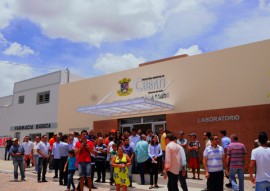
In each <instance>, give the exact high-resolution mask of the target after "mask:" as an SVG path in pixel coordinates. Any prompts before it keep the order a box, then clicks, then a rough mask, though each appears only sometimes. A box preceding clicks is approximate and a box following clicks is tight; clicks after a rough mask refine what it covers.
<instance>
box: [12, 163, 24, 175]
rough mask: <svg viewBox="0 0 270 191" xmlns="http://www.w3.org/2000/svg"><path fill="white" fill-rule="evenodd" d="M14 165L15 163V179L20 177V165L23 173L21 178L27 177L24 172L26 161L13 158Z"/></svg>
mask: <svg viewBox="0 0 270 191" xmlns="http://www.w3.org/2000/svg"><path fill="white" fill-rule="evenodd" d="M13 165H14V179H16V180H17V179H18V167H19V168H20V173H21V179H22V180H23V179H25V173H24V162H23V160H15V159H13Z"/></svg>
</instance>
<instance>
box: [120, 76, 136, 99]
mask: <svg viewBox="0 0 270 191" xmlns="http://www.w3.org/2000/svg"><path fill="white" fill-rule="evenodd" d="M130 81H131V79H129V78H123V79H122V80H119V81H118V83H119V84H120V90H117V94H118V95H119V96H127V95H129V94H131V93H132V91H133V89H132V88H130V87H129V82H130Z"/></svg>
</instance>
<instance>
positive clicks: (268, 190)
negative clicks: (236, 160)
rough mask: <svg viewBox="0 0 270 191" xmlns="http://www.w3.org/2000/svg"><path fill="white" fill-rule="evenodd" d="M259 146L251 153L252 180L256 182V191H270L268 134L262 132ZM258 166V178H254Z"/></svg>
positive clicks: (259, 137)
mask: <svg viewBox="0 0 270 191" xmlns="http://www.w3.org/2000/svg"><path fill="white" fill-rule="evenodd" d="M258 139H259V143H260V145H261V146H259V147H258V148H256V149H253V150H252V152H251V161H250V171H249V172H250V180H251V182H252V183H253V184H254V183H255V182H256V191H270V165H269V164H270V148H269V147H267V140H268V136H267V134H266V132H260V133H259V136H258ZM255 166H256V178H255V177H254V176H253V173H254V167H255Z"/></svg>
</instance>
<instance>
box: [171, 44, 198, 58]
mask: <svg viewBox="0 0 270 191" xmlns="http://www.w3.org/2000/svg"><path fill="white" fill-rule="evenodd" d="M201 53H202V51H201V50H200V49H199V46H198V45H192V46H191V47H189V48H180V49H179V50H178V51H177V52H176V53H175V56H176V55H182V54H187V55H189V56H192V55H196V54H201Z"/></svg>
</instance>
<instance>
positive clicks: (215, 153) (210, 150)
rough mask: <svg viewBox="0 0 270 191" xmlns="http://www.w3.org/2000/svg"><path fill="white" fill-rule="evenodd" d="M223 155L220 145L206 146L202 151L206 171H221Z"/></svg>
mask: <svg viewBox="0 0 270 191" xmlns="http://www.w3.org/2000/svg"><path fill="white" fill-rule="evenodd" d="M223 156H224V150H223V148H222V147H221V146H219V145H218V146H217V147H216V148H215V147H212V146H208V147H206V148H205V150H204V152H203V157H204V158H207V167H208V172H219V171H223V162H222V157H223Z"/></svg>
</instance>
